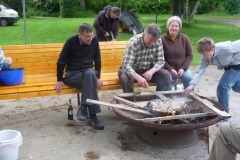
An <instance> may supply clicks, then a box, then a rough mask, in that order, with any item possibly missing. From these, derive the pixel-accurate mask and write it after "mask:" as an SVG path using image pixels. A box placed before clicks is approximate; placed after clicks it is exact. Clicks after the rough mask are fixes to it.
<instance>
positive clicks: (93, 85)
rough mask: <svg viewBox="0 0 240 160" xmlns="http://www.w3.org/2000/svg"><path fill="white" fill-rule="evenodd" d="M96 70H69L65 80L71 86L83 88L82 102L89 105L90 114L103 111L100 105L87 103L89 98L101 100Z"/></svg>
mask: <svg viewBox="0 0 240 160" xmlns="http://www.w3.org/2000/svg"><path fill="white" fill-rule="evenodd" d="M96 72H97V71H96V70H94V69H92V68H88V69H85V70H81V71H68V72H66V76H65V77H64V79H63V82H64V83H65V84H67V85H69V86H70V87H73V88H77V89H82V96H81V104H83V105H86V106H88V112H89V115H91V114H96V113H99V112H101V108H100V105H97V104H90V103H87V102H86V100H87V99H93V100H99V99H98V93H97V76H96Z"/></svg>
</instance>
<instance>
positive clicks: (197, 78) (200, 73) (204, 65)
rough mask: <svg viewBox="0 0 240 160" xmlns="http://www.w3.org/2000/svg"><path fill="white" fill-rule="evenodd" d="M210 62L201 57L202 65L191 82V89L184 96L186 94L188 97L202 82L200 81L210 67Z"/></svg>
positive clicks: (184, 92)
mask: <svg viewBox="0 0 240 160" xmlns="http://www.w3.org/2000/svg"><path fill="white" fill-rule="evenodd" d="M209 63H210V61H208V60H206V59H204V58H203V57H201V61H200V64H199V66H198V68H197V70H196V72H195V74H194V76H193V79H192V80H191V81H190V82H189V87H188V88H186V89H185V90H184V91H183V92H182V94H186V95H188V94H189V93H190V92H191V91H192V90H193V89H194V87H195V86H196V85H197V84H198V82H199V81H200V79H201V78H202V76H203V74H204V72H205V70H206V69H207V66H208V65H209Z"/></svg>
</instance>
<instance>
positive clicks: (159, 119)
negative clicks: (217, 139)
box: [137, 113, 216, 122]
mask: <svg viewBox="0 0 240 160" xmlns="http://www.w3.org/2000/svg"><path fill="white" fill-rule="evenodd" d="M206 116H216V114H215V113H195V114H182V115H174V116H164V117H153V118H143V119H137V120H138V121H141V122H154V121H162V120H172V119H183V118H197V117H206Z"/></svg>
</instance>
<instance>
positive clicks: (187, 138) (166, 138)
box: [137, 127, 198, 149]
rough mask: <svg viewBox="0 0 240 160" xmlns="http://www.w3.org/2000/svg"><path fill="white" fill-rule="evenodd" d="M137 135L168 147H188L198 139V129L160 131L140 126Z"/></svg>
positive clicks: (152, 143)
mask: <svg viewBox="0 0 240 160" xmlns="http://www.w3.org/2000/svg"><path fill="white" fill-rule="evenodd" d="M137 137H138V138H139V139H140V140H142V141H143V142H145V143H148V144H151V145H157V146H159V147H160V148H166V149H171V148H186V147H189V146H192V145H194V144H196V143H197V141H198V135H197V132H196V130H186V131H160V130H152V129H148V128H145V127H139V130H138V132H137Z"/></svg>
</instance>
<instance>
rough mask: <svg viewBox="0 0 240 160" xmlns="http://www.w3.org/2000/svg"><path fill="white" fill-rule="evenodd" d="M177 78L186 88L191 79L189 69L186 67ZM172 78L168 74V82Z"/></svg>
mask: <svg viewBox="0 0 240 160" xmlns="http://www.w3.org/2000/svg"><path fill="white" fill-rule="evenodd" d="M174 78H175V77H174ZM179 79H180V80H181V81H182V83H183V86H184V89H186V88H187V87H188V86H189V82H190V81H191V80H192V72H191V70H190V69H187V70H186V71H185V72H184V73H183V75H182V77H179ZM172 80H173V76H172V75H171V76H170V84H172ZM171 86H172V85H171ZM170 90H171V88H170Z"/></svg>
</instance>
